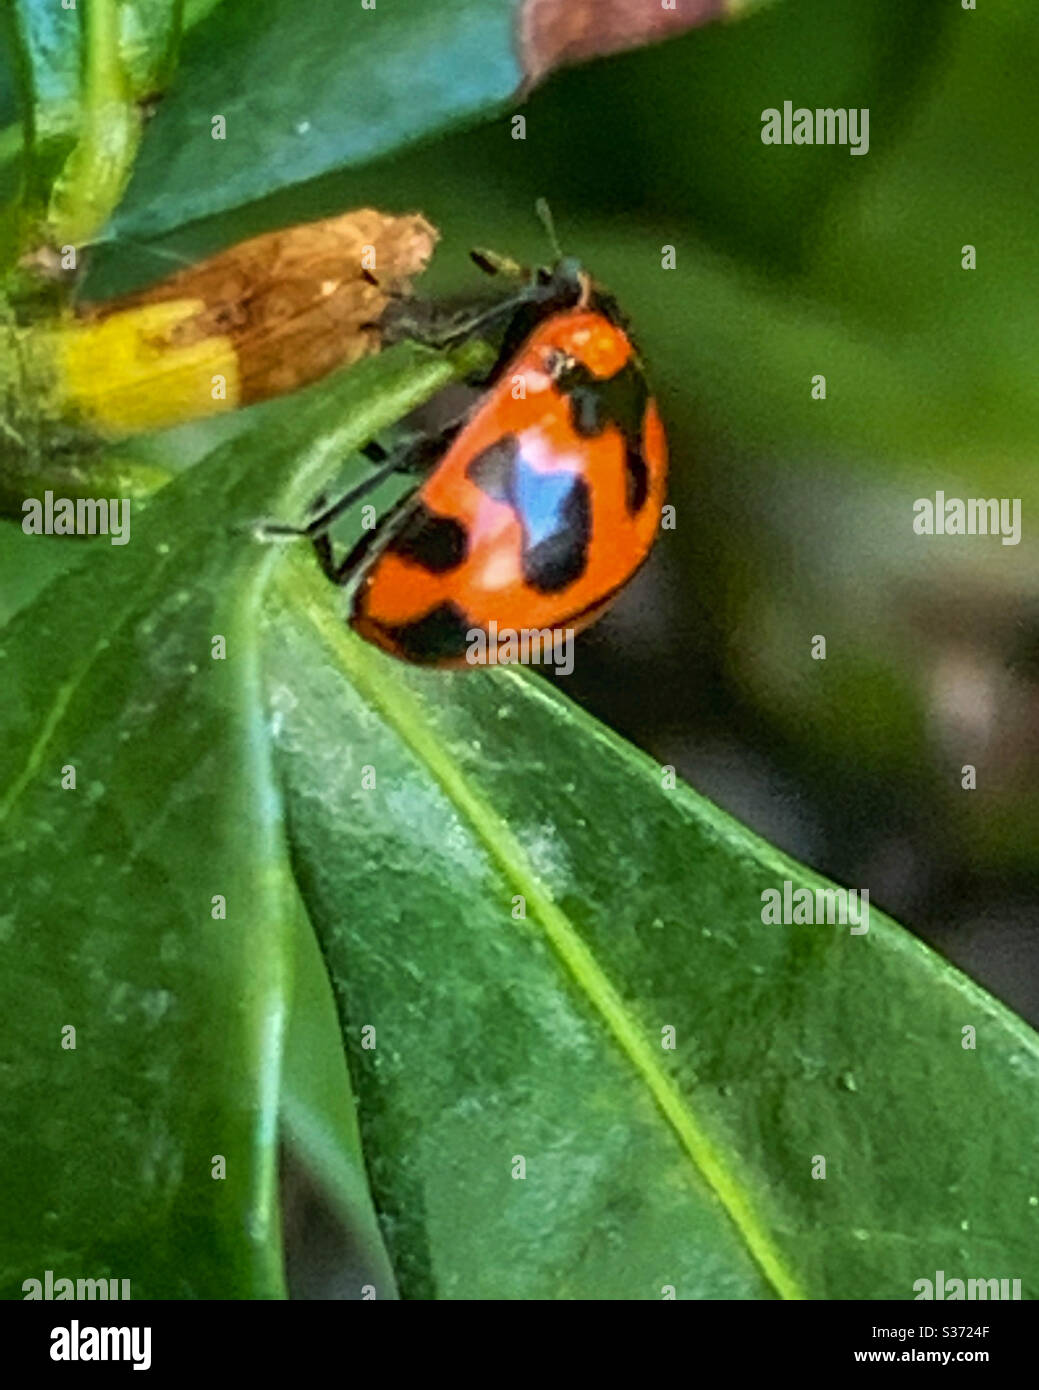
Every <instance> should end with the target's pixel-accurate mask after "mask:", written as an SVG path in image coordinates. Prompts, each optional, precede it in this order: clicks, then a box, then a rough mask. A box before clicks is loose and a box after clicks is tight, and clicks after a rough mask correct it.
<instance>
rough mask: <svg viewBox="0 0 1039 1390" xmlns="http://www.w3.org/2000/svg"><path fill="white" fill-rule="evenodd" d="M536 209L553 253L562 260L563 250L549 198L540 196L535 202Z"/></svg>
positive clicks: (558, 259) (557, 258)
mask: <svg viewBox="0 0 1039 1390" xmlns="http://www.w3.org/2000/svg"><path fill="white" fill-rule="evenodd" d="M534 211H535V212H536V213H537V215H538V221H539V222H540V223H541V225H542V226H543V227H544V229H545V233H546V235H547V237H548V244H549V246H551V248H552V253H553V255H554V256H555V258H556V260H557V261H561V260H562V259H563V252H562V249H561V247H560V245H559V238H558V237H557V236H556V224H555V223H554V222H553V221H552V209H551V208H550V207H549V205H548V199H547V198H538V199H537V201H536V202H535V204H534Z"/></svg>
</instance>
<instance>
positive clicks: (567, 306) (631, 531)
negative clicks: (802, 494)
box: [305, 252, 667, 666]
mask: <svg viewBox="0 0 1039 1390" xmlns="http://www.w3.org/2000/svg"><path fill="white" fill-rule="evenodd" d="M473 258H474V260H476V262H477V264H478V265H480V266H481V267H482V268H483V269H487V270H491V271H495V270H497V269H499V268H502V267H509V266H510V265H511V263H508V262H502V261H499V260H498V259H497V258H494V257H491V256H490V255H489V254H488V253H481V252H474V253H473ZM499 316H501V317H505V318H506V320H507V322H506V328H505V333H504V337H503V339H502V344H501V349H500V351H499V354H498V357H497V361H496V362H495V364H494V366H493V368H492V369H491V371H490V373H489V375H488V376H487V378H486V380H485V383H484V386H485V389H484V390H483V393H482V394H481V395H480V397H479V398H478V399H477V401H476V403H475V405H474V406H473V407H472V408H471V409H470V410H469V411H468V412H467V413H466V414H465V416H463V418H462V419H461V420H460V421H457V422H455V423H453V424H452V426H451V427H450V428H449V429H448V430H447V431H445V432H444V433H443V434H441V435H439V436H437V437H435V438H431V439H422V440H420V441H418V443H417V444H413V445H412V446H411V447H410V449H409V450H407V451H406V454H405V455H404V456H403V457H402V456H397V457H393V456H388V455H386V454H385V453H383V451H382V450H381V449H379V448H378V446H375V447H374V449H372V448H370V449H369V450H368V451H366V452H368V453H369V454H370V456H371V457H374V458H380V460H381V462H382V464H383V466H382V467H381V468H380V470H379V471H378V472H377V473H376V474H374V475H373V476H372V477H370V478H368V479H366V480H365V481H364V482H363V483H362V484H361V485H360V486H359V487H358V488H355V489H354V490H353V491H352V492H351V493H349V494H348V495H347V496H346V497H344V498H342V499H340V500H339V501H338V502H337V503H336V504H335V505H334V506H333V507H330V508H328V509H327V510H326V511H325V512H323V513H322V515H321V516H319V517H317V518H315V520H314V521H313V522H312V523H311V525H310V526H308V527H306V528H305V532H306V534H309V535H311V536H312V537H313V538H314V539H315V543H316V545H317V549H318V554H319V557H320V559H321V562H322V565H323V567H324V569H325V571H326V573H327V574H328V575H329V577H330V578H331V579H333V580H334V581H335V582H336V583H337V584H341V585H345V586H347V588H348V591H349V593H350V614H349V622H350V626H351V627H352V628H354V630H355V631H356V632H358V633H359V634H360V635H361V636H362V637H364V638H366V639H367V640H368V641H370V642H373V643H375V644H376V645H377V646H379V647H381V648H382V649H383V650H384V651H386V652H390V653H392V654H393V655H394V656H396V657H399V658H401V659H403V660H405V661H409V662H416V663H419V664H422V665H426V666H465V665H466V664H468V663H469V662H470V661H472V657H471V656H469V657H468V658H467V653H470V652H471V650H472V648H473V643H474V638H482V639H483V649H484V650H485V651H486V652H487V657H486V659H487V660H489V661H492V662H493V661H494V660H495V655H494V653H495V651H496V647H495V645H494V644H495V642H496V641H497V642H499V643H500V641H501V639H502V635H503V634H504V633H509V632H512V633H519V632H521V631H523V630H527V631H532V630H537V632H539V633H540V634H541V640H542V641H551V638H552V635H553V634H555V633H558V632H560V631H565V630H567V629H570V630H571V631H573V632H576V631H579V630H580V629H582V628H584V627H587V626H588V624H589V623H592V622H594V621H595V619H596V618H598V617H599V616H600V614H602V613H603V612H604V611H605V609H606V608H607V607H608V606H609V605H610V604H611V603H612V601H613V600H614V599H615V598H616V597H617V595H618V594H619V593H620V591H621V589H623V587H624V586H625V584H627V582H628V581H629V580H630V579H631V577H632V575H633V574H634V573H635V572H636V570H638V569H639V567H640V566H641V565H642V563H643V561H644V560H645V559H646V557H647V555H648V554H649V551H650V548H651V547H652V545H653V541H654V539H655V537H656V534H657V531H658V529H659V525H660V515H661V508H662V506H663V503H664V496H665V483H666V475H667V441H666V438H665V434H664V427H663V425H662V423H661V420H660V416H659V413H658V411H657V407H656V403H655V402H654V400H653V398H652V396H651V395H650V392H649V389H648V387H647V384H646V379H645V376H644V374H643V369H642V364H641V361H640V360H639V357H638V354H637V352H636V350H635V348H634V346H633V344H632V341H631V339H630V337H629V336H628V332H627V330H626V328H625V326H624V323H623V322H622V320H621V317H620V314H619V312H618V310H617V308H616V305H615V303H614V301H613V300H612V299H611V298H610V297H609V296H608V295H606V294H605V293H603V292H602V291H600V290H599V289H598V288H597V287H596V286H595V285H594V284H593V282H592V280H591V278H590V277H589V276H588V274H587V273H586V272H585V271H584V270H583V268H582V267H581V265H580V264H579V262H578V261H576V260H575V259H573V258H571V257H560V258H559V259H558V260H557V262H556V264H555V265H554V266H553V267H551V268H545V269H541V270H538V271H537V272H535V273H534V275H533V276H532V277H531V280H530V283H529V284H528V285H527V286H526V287H525V288H524V289H523V290H522V291H521V292H520V293H519V294H518V295H516V296H515V298H514V299H511V300H508V301H506V302H505V303H504V304H503V305H499V306H496V307H495V308H493V309H492V310H491V311H490V312H489V313H485V314H483V315H481V316H480V317H479V318H477V319H475V320H473V321H472V322H471V323H470V324H469V325H468V326H467V327H466V328H464V329H462V330H456V331H454V332H453V333H452V334H451V336H452V337H459V336H462V335H463V333H466V334H467V333H471V332H474V331H478V330H479V329H480V328H482V327H485V326H486V324H487V323H488V322H489V321H490V320H492V319H493V318H495V317H499ZM442 341H443V340H442ZM402 470H417V471H420V472H422V473H424V474H425V476H424V480H423V481H422V482H421V483H420V484H419V485H418V486H417V488H416V489H415V490H414V491H412V492H411V493H409V494H408V495H406V496H405V497H404V498H402V499H401V501H400V502H398V503H397V505H396V506H395V507H393V508H391V509H390V511H389V512H388V513H387V514H386V515H385V516H384V517H383V518H382V519H380V521H379V522H378V523H377V526H376V528H375V529H374V530H370V531H368V532H366V533H365V534H364V536H363V537H362V538H361V540H360V541H359V542H358V543H357V545H355V546H354V548H353V550H352V551H351V552H350V553H349V554H348V555H347V556H346V558H345V560H344V561H343V562H342V563H341V564H338V565H337V564H335V563H334V562H333V560H332V555H331V546H330V543H329V541H328V537H327V529H328V526H329V525H331V523H332V521H334V520H335V518H336V517H338V516H340V515H341V514H342V513H343V512H344V511H345V510H347V508H348V507H350V506H352V505H353V504H354V503H355V502H356V501H357V500H358V499H359V497H360V496H361V495H363V493H366V492H368V491H369V490H370V489H371V488H372V487H374V486H375V485H377V484H378V483H379V482H382V481H383V480H384V479H385V478H387V477H388V476H389V475H390V474H391V473H393V472H399V471H402ZM546 629H549V630H551V631H550V632H547V631H545V630H546Z"/></svg>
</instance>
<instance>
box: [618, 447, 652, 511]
mask: <svg viewBox="0 0 1039 1390" xmlns="http://www.w3.org/2000/svg"><path fill="white" fill-rule="evenodd" d="M624 485H625V488H626V492H625V500H626V502H627V504H628V511H629V513H630V514H631V515H632V516H635V515H636V514H637V513H638V512H640V511H641V510H642V508H643V507H644V506H645V505H646V498H647V497H648V496H649V469H648V468H647V467H646V460H645V459H644V458H643V457H642V454H641V453H640V452H639V450H638V449H633V448H632V447H631V445H630V444H627V443H626V444H625V446H624Z"/></svg>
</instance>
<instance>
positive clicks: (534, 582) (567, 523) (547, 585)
mask: <svg viewBox="0 0 1039 1390" xmlns="http://www.w3.org/2000/svg"><path fill="white" fill-rule="evenodd" d="M557 517H558V524H557V525H556V527H555V529H554V530H552V531H551V532H549V533H548V534H547V535H544V536H542V537H541V539H540V540H538V541H537V542H536V543H535V544H534V545H528V546H526V547H525V548H524V552H523V577H524V579H525V580H526V581H527V583H528V584H529V585H530V587H531V588H532V589H537V591H538V593H541V594H557V593H559V591H560V590H561V589H566V588H568V587H569V586H570V585H571V584H573V582H574V581H575V580H577V579H580V577H581V575H582V574H584V570H585V566H586V565H587V563H588V542H589V541H590V540H591V537H592V504H591V499H590V497H589V494H588V484H587V483H586V482H585V480H584V479H583V478H582V477H580V476H578V475H577V474H574V475H573V476H572V479H571V483H570V490H569V492H568V493H567V495H566V498H565V500H564V501H563V503H562V505H561V506H560V507H559V508H558V509H557Z"/></svg>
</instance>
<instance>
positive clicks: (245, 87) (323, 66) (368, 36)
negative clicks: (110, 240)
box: [109, 0, 521, 239]
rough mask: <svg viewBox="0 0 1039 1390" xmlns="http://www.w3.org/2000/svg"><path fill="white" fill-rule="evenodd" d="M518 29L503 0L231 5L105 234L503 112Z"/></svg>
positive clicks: (265, 189) (192, 58)
mask: <svg viewBox="0 0 1039 1390" xmlns="http://www.w3.org/2000/svg"><path fill="white" fill-rule="evenodd" d="M511 22H512V7H511V6H510V5H503V4H501V3H500V0H438V3H437V4H436V5H435V6H415V5H412V6H397V5H389V4H387V5H383V6H381V7H379V8H378V9H376V10H362V8H361V6H360V4H356V5H351V6H348V7H344V6H343V5H342V3H340V0H312V3H310V4H307V5H303V6H301V5H299V4H297V3H293V0H271V3H268V4H267V5H266V6H265V7H264V12H263V16H262V22H259V20H258V16H257V11H256V7H255V5H254V4H252V3H250V0H224V2H223V4H221V5H220V6H219V7H218V8H217V9H216V10H215V11H214V12H213V13H212V14H211V15H210V16H209V17H208V18H207V19H205V20H203V21H202V22H201V23H199V24H198V25H197V27H196V28H195V29H194V30H193V31H192V33H191V34H190V35H189V36H188V37H187V38H186V39H185V42H184V45H183V50H182V53H181V64H180V68H181V70H180V76H179V80H178V83H177V85H176V88H175V89H174V90H173V91H171V92H170V94H169V96H168V97H167V98H166V100H165V101H164V102H163V103H162V106H161V108H160V110H159V112H158V114H157V115H156V117H155V119H154V121H153V122H152V124H151V126H150V128H149V132H148V139H147V141H146V142H145V144H144V147H143V149H142V151H141V156H140V158H139V160H138V164H137V168H136V171H135V174H134V178H133V181H132V182H131V185H130V188H129V190H128V192H127V196H126V199H125V201H124V202H123V204H122V205H121V206H120V208H119V210H118V212H117V213H116V215H115V217H114V218H113V220H112V223H111V225H110V229H109V235H110V236H114V237H117V238H120V237H129V238H131V239H132V238H137V237H142V236H149V235H154V234H156V233H157V232H160V231H164V230H167V229H169V228H171V227H176V226H178V225H180V224H182V223H184V222H190V221H193V220H195V219H197V218H201V217H206V216H209V215H211V214H212V213H215V212H220V211H224V210H227V209H229V208H234V207H237V206H239V205H240V204H242V203H247V202H252V201H254V200H255V199H258V198H262V197H264V196H266V195H267V194H269V193H271V192H273V191H275V190H276V189H280V188H285V187H288V186H291V185H293V184H297V183H301V182H303V181H304V180H307V179H311V178H314V177H316V176H317V175H318V174H323V173H328V172H330V171H331V170H334V169H339V168H343V167H345V166H348V165H359V164H363V163H366V162H368V161H370V160H371V159H373V158H375V157H377V156H378V155H382V154H386V153H388V152H390V151H392V150H394V149H397V148H399V147H400V146H402V145H405V144H407V143H410V142H413V141H415V140H418V139H420V138H425V137H429V136H430V135H433V134H435V133H436V132H437V131H439V130H442V129H444V128H445V127H448V126H451V125H456V124H458V123H460V122H463V121H467V120H472V119H474V118H475V117H477V116H479V115H483V114H486V113H488V112H489V111H491V110H495V109H498V108H500V107H501V105H502V104H503V103H504V102H505V101H507V100H508V98H509V95H510V93H512V92H514V91H515V89H516V88H517V87H518V85H519V82H520V77H521V73H520V71H519V67H518V65H517V62H516V59H515V57H514V55H513V51H512V28H511ZM260 93H262V95H263V99H262V101H261V100H258V94H260ZM218 115H219V116H223V117H224V119H225V121H226V124H227V132H226V139H224V140H215V139H213V138H212V118H213V117H214V116H218Z"/></svg>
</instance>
